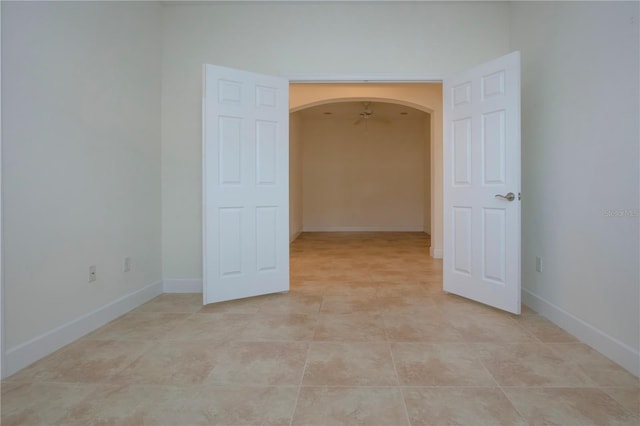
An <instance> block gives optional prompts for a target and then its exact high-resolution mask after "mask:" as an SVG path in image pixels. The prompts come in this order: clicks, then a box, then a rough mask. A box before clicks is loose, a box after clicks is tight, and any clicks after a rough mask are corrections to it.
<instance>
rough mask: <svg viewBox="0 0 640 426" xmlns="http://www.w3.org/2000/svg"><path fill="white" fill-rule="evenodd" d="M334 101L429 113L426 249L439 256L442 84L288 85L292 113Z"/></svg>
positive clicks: (440, 251)
mask: <svg viewBox="0 0 640 426" xmlns="http://www.w3.org/2000/svg"><path fill="white" fill-rule="evenodd" d="M336 100H371V101H374V102H375V101H376V100H379V101H387V102H394V103H401V104H404V105H408V106H412V107H414V108H417V109H420V110H422V111H425V112H429V113H430V117H431V123H432V124H431V126H430V129H429V132H430V151H429V161H430V167H429V172H430V185H429V186H430V197H429V198H430V202H431V209H430V211H431V217H430V222H431V226H430V228H429V231H430V233H431V249H430V250H431V255H432V256H434V257H442V84H440V83H431V84H358V83H352V84H337V83H334V84H292V85H291V93H290V100H289V106H290V108H291V110H292V111H297V110H300V109H303V108H306V107H310V106H314V105H320V104H323V103H326V102H334V101H336ZM425 160H426V159H425ZM423 209H424V207H423ZM423 211H424V210H423Z"/></svg>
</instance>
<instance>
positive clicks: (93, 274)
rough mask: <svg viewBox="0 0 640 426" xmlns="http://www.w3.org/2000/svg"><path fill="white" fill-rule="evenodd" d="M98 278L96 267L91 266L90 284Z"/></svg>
mask: <svg viewBox="0 0 640 426" xmlns="http://www.w3.org/2000/svg"><path fill="white" fill-rule="evenodd" d="M97 279H98V278H97V276H96V265H91V266H89V282H90V283H92V282H94V281H95V280H97Z"/></svg>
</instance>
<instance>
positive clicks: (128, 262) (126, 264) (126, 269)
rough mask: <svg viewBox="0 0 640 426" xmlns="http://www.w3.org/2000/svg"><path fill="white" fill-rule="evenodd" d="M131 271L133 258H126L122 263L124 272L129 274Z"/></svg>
mask: <svg viewBox="0 0 640 426" xmlns="http://www.w3.org/2000/svg"><path fill="white" fill-rule="evenodd" d="M130 270H131V258H130V257H125V258H124V261H123V262H122V272H129V271H130Z"/></svg>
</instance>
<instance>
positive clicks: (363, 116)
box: [353, 102, 388, 125]
mask: <svg viewBox="0 0 640 426" xmlns="http://www.w3.org/2000/svg"><path fill="white" fill-rule="evenodd" d="M362 105H363V109H362V111H360V113H359V114H358V115H359V116H360V117H359V118H358V119H357V120H356V121H355V122H354V123H353V124H354V125H358V124H360V123H362V122H364V123H365V124H367V123H368V122H369V120H371V119H374V118H376V116H375V115H374V114H373V109H371V102H363V103H362ZM376 119H377V118H376ZM379 121H381V122H383V123H388V120H384V119H380V120H379Z"/></svg>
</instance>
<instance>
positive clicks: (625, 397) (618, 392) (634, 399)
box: [602, 388, 640, 418]
mask: <svg viewBox="0 0 640 426" xmlns="http://www.w3.org/2000/svg"><path fill="white" fill-rule="evenodd" d="M602 391H603V392H604V393H606V394H607V395H609V396H610V397H611V398H613V399H614V400H615V401H616V402H617V403H618V404H620V405H622V406H623V407H624V408H625V409H627V410H628V411H629V412H630V413H631V414H633V415H635V416H637V417H638V418H640V388H602Z"/></svg>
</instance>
